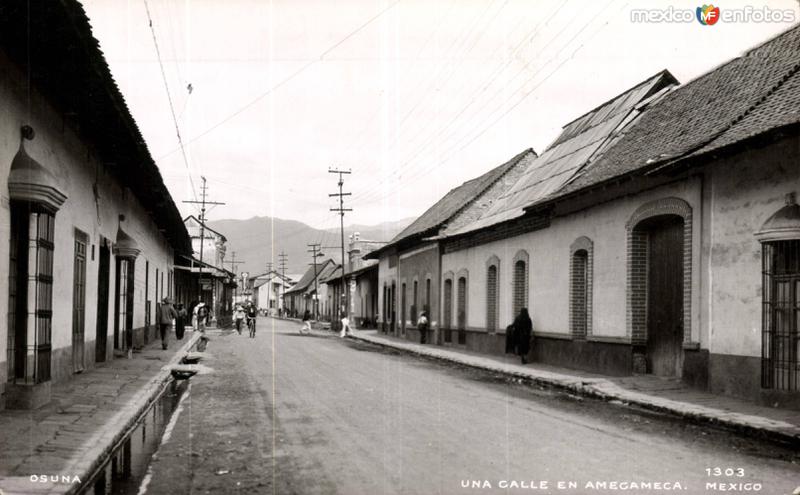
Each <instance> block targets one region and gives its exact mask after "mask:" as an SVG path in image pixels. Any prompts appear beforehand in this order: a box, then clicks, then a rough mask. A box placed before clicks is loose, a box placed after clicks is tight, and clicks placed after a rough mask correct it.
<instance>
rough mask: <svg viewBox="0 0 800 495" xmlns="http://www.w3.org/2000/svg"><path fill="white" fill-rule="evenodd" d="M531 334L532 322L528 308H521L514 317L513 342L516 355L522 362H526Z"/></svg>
mask: <svg viewBox="0 0 800 495" xmlns="http://www.w3.org/2000/svg"><path fill="white" fill-rule="evenodd" d="M531 335H533V322H532V321H531V317H530V316H528V308H522V309H521V310H520V311H519V315H517V317H516V318H515V319H514V342H515V344H516V348H517V355H518V356H519V357H520V359H521V360H522V364H527V362H528V358H527V356H528V352H530V350H531Z"/></svg>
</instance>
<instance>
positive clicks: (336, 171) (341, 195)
mask: <svg viewBox="0 0 800 495" xmlns="http://www.w3.org/2000/svg"><path fill="white" fill-rule="evenodd" d="M328 173H330V174H339V183H338V185H339V192H338V193H332V194H328V197H338V198H339V207H338V208H331V211H335V212H338V213H339V228H340V231H341V239H342V297H343V298H344V311H342V316H343V317H348V319H349V313H350V300H349V299H350V294H349V291H348V290H347V287H346V286H345V282H346V280H345V266H346V260H345V257H344V214H345V212H347V211H353V209H352V208H345V207H344V197H345V196H351V195H352V193H349V192H347V193H346V192H342V186H343V185H344V178H343V177H342V176H343V175H345V174H348V175H349V174H351V173H352V172H351V171H350V170H339V169H333V168H329V169H328Z"/></svg>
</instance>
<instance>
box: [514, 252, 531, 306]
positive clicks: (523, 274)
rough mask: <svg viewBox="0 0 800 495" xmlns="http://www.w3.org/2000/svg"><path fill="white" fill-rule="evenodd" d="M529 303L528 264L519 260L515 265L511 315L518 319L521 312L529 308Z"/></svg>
mask: <svg viewBox="0 0 800 495" xmlns="http://www.w3.org/2000/svg"><path fill="white" fill-rule="evenodd" d="M527 301H528V263H527V262H526V261H525V260H517V261H516V262H515V263H514V285H513V294H512V306H511V313H512V315H513V316H514V317H516V316H517V315H518V314H519V312H520V310H521V309H522V308H524V307H527Z"/></svg>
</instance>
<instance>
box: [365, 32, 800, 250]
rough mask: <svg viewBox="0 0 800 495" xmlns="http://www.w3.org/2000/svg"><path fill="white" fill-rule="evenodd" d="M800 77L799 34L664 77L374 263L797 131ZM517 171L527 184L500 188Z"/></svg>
mask: <svg viewBox="0 0 800 495" xmlns="http://www.w3.org/2000/svg"><path fill="white" fill-rule="evenodd" d="M798 71H800V26H796V27H793V28H791V29H789V30H787V31H785V32H784V33H782V34H780V35H778V36H776V37H774V38H772V39H770V40H768V41H766V42H765V43H763V44H761V45H759V46H757V47H755V48H753V49H751V50H749V51H748V52H746V53H745V54H743V55H742V56H740V57H738V58H735V59H733V60H731V61H729V62H727V63H725V64H723V65H721V66H719V67H717V68H715V69H713V70H711V71H710V72H708V73H706V74H704V75H702V76H700V77H698V78H696V79H694V80H693V81H691V82H689V83H687V84H685V85H683V86H679V83H678V81H677V80H676V79H675V78H674V77H673V76H672V74H670V73H669V72H668V71H666V70H664V71H662V72H660V73H658V74H655V75H654V76H652V77H650V78H648V79H646V80H645V81H643V82H641V83H640V84H638V85H636V86H634V87H633V88H630V89H628V90H626V91H625V92H623V93H621V94H620V95H618V96H616V97H615V98H613V99H611V100H609V101H607V102H605V103H603V104H601V105H600V106H598V107H597V108H595V109H593V110H591V111H589V112H587V113H586V114H584V115H582V116H581V117H578V118H577V119H575V120H573V121H572V122H570V123H568V124H567V125H565V126H564V127H563V128H562V132H561V134H560V135H559V136H558V137H557V138H556V139H555V141H553V143H552V144H551V145H550V146H548V148H547V149H546V150H545V152H544V153H542V155H541V156H538V157H537V156H536V154H535V152H533V150H526V151H524V152H522V153H520V154H519V155H517V156H515V157H514V158H512V159H511V160H510V161H508V162H506V163H504V164H503V165H501V166H499V167H496V168H494V169H492V170H490V171H489V172H487V173H486V174H484V175H482V176H480V177H478V178H476V179H473V180H471V181H467V182H465V183H464V184H462V185H461V186H458V187H456V188H454V189H452V190H451V191H450V192H448V193H447V194H446V195H445V196H444V197H443V198H442V199H440V200H439V201H437V202H436V203H435V204H434V205H433V206H431V207H430V208H429V209H428V210H427V211H426V212H425V213H423V214H422V215H421V216H420V217H419V218H417V220H415V221H414V222H413V223H412V224H411V225H409V227H408V228H406V229H405V230H404V231H402V232H401V233H400V234H398V235H397V236H396V237H395V238H394V239H393V240H392V241H391V242H390V243H389V244H387V245H386V246H384V247H383V248H381V249H380V250H378V251H374V252H372V253H370V254H369V255H367V257H368V258H377V257H378V256H379V255H380V254H381V253H383V252H386V251H387V250H390V249H392V248H397V247H401V246H403V245H404V243H409V242H412V241H415V240H419V239H422V238H425V237H427V238H434V237H437V236H438V238H441V237H447V236H456V235H462V234H466V233H469V232H472V231H476V230H479V229H482V228H486V227H489V226H492V225H496V224H498V223H502V222H504V221H507V220H511V219H514V218H517V217H519V216H522V215H524V214H525V211H526V210H529V209H531V208H535V207H537V206H545V205H547V204H550V203H552V202H554V201H558V200H559V199H561V198H564V197H565V196H568V195H571V194H576V193H580V192H581V191H584V190H587V189H590V188H592V187H593V186H596V185H598V184H602V183H604V182H607V181H609V180H614V179H617V178H619V177H622V176H626V175H629V174H632V173H636V172H641V171H643V170H651V169H654V168H656V167H659V166H664V165H665V164H671V163H676V162H679V161H680V160H683V159H686V158H690V157H697V156H698V155H703V154H708V153H712V152H715V151H717V150H720V149H722V148H725V147H730V146H732V145H735V144H737V143H741V142H743V141H745V140H747V139H749V138H752V137H755V136H758V135H761V134H764V133H767V132H770V131H773V130H776V129H780V128H784V127H786V126H791V125H795V124H798V123H800V74H798ZM515 166H516V168H515ZM514 170H516V171H517V172H519V171H520V170H522V172H521V174H519V175H520V176H519V177H514V180H512V181H506V183H500V184H498V182H502V181H503V179H504V178H508V176H511V175H512V174H513V171H514ZM492 186H494V187H492ZM465 218H466V219H465Z"/></svg>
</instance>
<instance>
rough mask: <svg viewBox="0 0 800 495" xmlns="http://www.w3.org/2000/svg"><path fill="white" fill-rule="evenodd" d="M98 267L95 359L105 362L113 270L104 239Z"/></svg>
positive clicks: (109, 253) (109, 251)
mask: <svg viewBox="0 0 800 495" xmlns="http://www.w3.org/2000/svg"><path fill="white" fill-rule="evenodd" d="M99 251H100V252H99V257H100V259H99V260H98V261H99V263H98V265H99V267H98V269H97V336H96V338H95V347H94V361H95V362H96V363H103V362H105V360H106V352H107V349H106V346H107V345H108V299H109V296H110V294H109V275H110V271H111V250H110V249H109V248H108V245H107V242H106V240H105V239H103V240H102V241H101V242H100V249H99Z"/></svg>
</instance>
